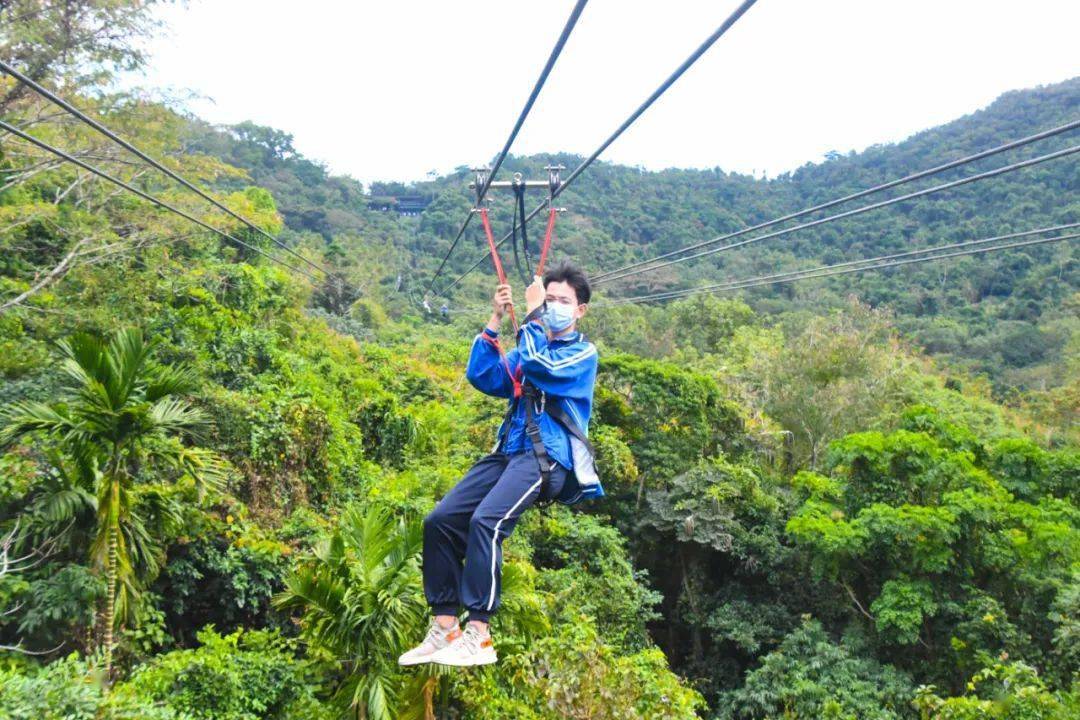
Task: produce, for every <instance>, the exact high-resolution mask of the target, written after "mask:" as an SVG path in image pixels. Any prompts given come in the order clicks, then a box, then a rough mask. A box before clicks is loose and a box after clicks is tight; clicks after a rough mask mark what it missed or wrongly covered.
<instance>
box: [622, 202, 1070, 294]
mask: <svg viewBox="0 0 1080 720" xmlns="http://www.w3.org/2000/svg"><path fill="white" fill-rule="evenodd" d="M1077 227H1080V222H1075V223H1067V224H1064V225H1054V226H1051V227H1045V228H1038V229H1036V230H1026V231H1024V232H1016V233H1009V234H1007V235H997V236H995V237H989V238H981V239H978V240H965V241H963V242H957V243H950V244H948V245H939V246H937V247H929V248H920V249H918V250H908V251H905V252H900V253H893V254H890V255H879V256H877V257H872V258H863V259H860V260H848V261H846V262H842V263H835V264H832V265H821V266H818V267H815V268H807V269H805V270H790V271H787V272H782V273H774V274H772V275H759V276H757V277H753V278H745V279H743V280H731V281H728V282H724V283H716V284H714V285H704V286H701V287H696V288H686V289H683V290H671V291H668V292H660V293H651V294H649V295H638V296H635V297H629V298H616V299H614V300H612V301H610V302H608V303H603V305H625V304H629V303H637V302H648V301H654V300H656V301H659V300H676V299H679V298H683V297H689V296H691V295H698V294H701V293H706V292H723V291H725V290H741V289H744V288H751V287H758V286H760V285H773V284H779V283H788V282H794V281H795V280H808V279H814V278H818V277H830V276H833V275H844V274H847V273H850V272H861V271H863V270H876V269H879V268H883V267H894V266H896V265H907V264H910V263H912V262H926V261H928V260H937V259H940V258H949V257H956V256H958V255H972V254H976V253H977V252H987V251H989V250H993V249H1006V248H1010V247H1021V246H1024V245H1038V244H1041V243H1042V242H1057V241H1060V240H1068V239H1072V238H1075V237H1080V234H1070V235H1065V236H1060V237H1056V238H1050V239H1045V238H1043V239H1041V240H1037V241H1027V242H1021V243H1012V244H1008V245H1002V246H999V247H996V248H990V249H989V250H988V249H985V248H984V249H980V250H976V251H964V252H956V253H946V254H940V255H939V254H937V253H941V252H942V251H943V250H955V249H958V248H971V247H973V246H976V245H986V244H988V243H993V242H1000V241H1002V240H1011V239H1014V238H1020V237H1027V236H1030V235H1042V234H1045V233H1050V232H1060V231H1062V230H1070V229H1075V228H1077ZM914 255H929V256H930V257H923V258H916V259H913V260H904V259H905V258H911V257H912V256H914ZM857 265H864V266H865V267H855V266H857Z"/></svg>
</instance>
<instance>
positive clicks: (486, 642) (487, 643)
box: [480, 638, 493, 647]
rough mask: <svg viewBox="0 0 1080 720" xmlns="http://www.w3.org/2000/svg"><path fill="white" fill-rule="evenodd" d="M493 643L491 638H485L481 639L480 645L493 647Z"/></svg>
mask: <svg viewBox="0 0 1080 720" xmlns="http://www.w3.org/2000/svg"><path fill="white" fill-rule="evenodd" d="M492 645H493V643H492V642H491V638H484V639H483V640H481V641H480V647H491V646H492Z"/></svg>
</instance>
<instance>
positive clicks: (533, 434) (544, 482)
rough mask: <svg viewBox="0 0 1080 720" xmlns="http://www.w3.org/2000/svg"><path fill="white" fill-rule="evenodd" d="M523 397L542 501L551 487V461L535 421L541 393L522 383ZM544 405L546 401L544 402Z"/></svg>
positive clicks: (541, 397) (540, 499)
mask: <svg viewBox="0 0 1080 720" xmlns="http://www.w3.org/2000/svg"><path fill="white" fill-rule="evenodd" d="M522 391H523V397H524V401H525V434H526V435H527V436H528V438H529V442H531V443H532V446H533V454H534V455H535V456H536V464H537V465H539V466H540V498H539V501H541V502H542V501H544V500H545V499H546V498H547V496H548V493H549V492H550V489H551V469H552V467H553V463H552V461H551V456H550V455H548V451H547V448H546V447H544V438H543V436H542V435H541V434H540V425H539V424H538V423H537V422H536V408H535V405H536V401H537V399H540V400H541V401H542V402H543V393H541V392H540V391H539V390H537V388H536V386H535V385H533V384H532V383H530V382H525V383H523V387H522ZM545 405H546V402H545Z"/></svg>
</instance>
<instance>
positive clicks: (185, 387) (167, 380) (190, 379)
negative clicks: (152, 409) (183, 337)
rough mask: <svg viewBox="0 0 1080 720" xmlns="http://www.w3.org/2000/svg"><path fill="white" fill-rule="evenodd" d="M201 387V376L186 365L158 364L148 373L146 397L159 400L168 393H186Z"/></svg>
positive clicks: (149, 399) (154, 400) (155, 400)
mask: <svg viewBox="0 0 1080 720" xmlns="http://www.w3.org/2000/svg"><path fill="white" fill-rule="evenodd" d="M198 387H199V377H198V375H196V374H195V372H194V371H193V370H192V369H191V368H188V367H184V366H171V365H158V366H155V367H154V368H153V370H151V371H150V372H148V373H147V381H146V390H145V397H146V399H147V400H148V401H149V402H157V401H158V400H160V399H162V398H163V397H166V396H168V395H185V394H187V393H192V392H195V390H197V389H198Z"/></svg>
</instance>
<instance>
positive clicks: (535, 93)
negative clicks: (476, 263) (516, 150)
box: [424, 0, 588, 300]
mask: <svg viewBox="0 0 1080 720" xmlns="http://www.w3.org/2000/svg"><path fill="white" fill-rule="evenodd" d="M587 2H588V0H578V2H577V3H576V4H575V5H574V9H573V10H571V11H570V17H569V18H567V20H566V24H565V25H564V26H563V30H562V33H561V34H560V35H559V39H558V40H556V41H555V47H553V48H552V49H551V54H550V55H549V56H548V59H547V63H545V64H544V69H543V70H541V71H540V77H539V78H537V79H536V84H535V85H533V89H532V92H531V93H530V94H529V99H528V100H526V101H525V107H523V108H522V109H521V113H520V114H519V115H518V119H517V122H515V123H514V127H513V129H512V130H511V131H510V135H509V137H507V138H506V143H505V144H503V149H502V152H500V153H499V155H498V157H497V158H496V159H495V164H494V165H492V167H491V171H490V172H488V174H487V179H486V180H484V184H483V186H482V187H480V188H479V189H478V192H477V196H476V197H477V200H476V204H477V205H479V204H480V203H481V202H482V201H483V199H484V196H485V195H487V191H488V189H489V188H490V187H491V182H492V181H493V180H494V179H495V173H497V172H499V168H501V167H502V164H503V161H504V160H506V157H507V155H509V154H510V146H511V145H513V144H514V140H516V139H517V136H518V132H520V131H521V126H522V125H524V124H525V118H526V117H528V116H529V112H530V111H531V110H532V106H533V104H534V103H535V102H536V98H537V97H539V95H540V90H541V89H542V88H543V87H544V83H546V82H547V79H548V75H550V74H551V70H552V68H554V67H555V61H556V60H558V59H559V55H561V54H562V51H563V47H565V45H566V41H567V40H568V39H569V38H570V33H571V32H572V31H573V29H574V26H575V25H577V21H578V18H579V17H581V12H582V10H584V9H585V4H586V3H587ZM472 216H473V213H472V212H471V211H470V212H469V214H468V215H466V216H465V222H463V223H461V229H460V230H458V233H457V235H456V236H454V241H453V242H452V243H450V248H449V249H448V250H447V251H446V255H444V256H443V259H442V262H440V263H439V268H438V269H437V270H436V271H435V274H434V275H432V276H431V282H429V283H428V287H427V290H425V291H424V299H425V300H426V299H427V296H428V295H429V294H431V290H432V288H433V287H435V281H436V280H438V279H439V275H440V274H442V271H443V268H444V267H446V262H447V261H448V260H449V259H450V255H451V253H453V252H454V248H456V247H457V244H458V242H459V241H460V240H461V237H462V236H463V235H464V234H465V230H466V229H467V228H468V227H469V223H470V222H472ZM436 297H438V296H437V295H436Z"/></svg>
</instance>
